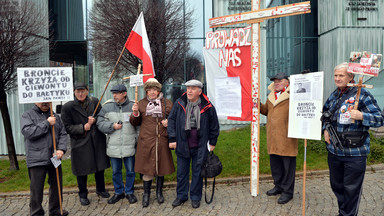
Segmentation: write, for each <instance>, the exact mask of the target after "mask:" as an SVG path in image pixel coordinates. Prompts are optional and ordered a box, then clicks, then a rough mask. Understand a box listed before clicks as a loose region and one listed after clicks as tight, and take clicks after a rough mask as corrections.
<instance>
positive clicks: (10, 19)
mask: <svg viewBox="0 0 384 216" xmlns="http://www.w3.org/2000/svg"><path fill="white" fill-rule="evenodd" d="M0 20H1V23H0V110H1V115H2V118H3V123H4V130H5V135H6V141H7V147H8V156H9V160H10V169H19V166H18V162H17V158H16V151H15V145H14V141H13V136H12V127H11V121H10V116H9V111H8V106H7V94H6V92H7V91H9V90H11V89H14V88H15V87H16V82H17V79H16V78H17V73H16V67H19V66H23V65H28V64H30V63H33V62H34V61H36V60H37V59H38V58H39V54H40V53H41V51H42V49H43V48H44V47H43V46H41V45H40V44H41V41H42V40H43V41H47V40H48V37H49V34H48V29H49V25H48V23H49V21H48V17H47V16H44V15H43V14H41V13H40V11H39V10H38V8H36V6H35V4H34V2H33V1H30V0H22V1H18V0H0ZM47 44H48V43H47Z"/></svg>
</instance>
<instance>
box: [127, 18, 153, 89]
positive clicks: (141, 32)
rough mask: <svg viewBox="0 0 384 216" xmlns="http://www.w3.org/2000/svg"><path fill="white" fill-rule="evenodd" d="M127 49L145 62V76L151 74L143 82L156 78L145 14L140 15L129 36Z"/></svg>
mask: <svg viewBox="0 0 384 216" xmlns="http://www.w3.org/2000/svg"><path fill="white" fill-rule="evenodd" d="M125 48H127V50H129V52H131V53H132V54H133V55H135V56H136V57H138V58H139V59H141V60H142V61H143V74H151V76H144V77H143V82H146V81H147V80H148V79H149V78H153V77H154V76H156V74H155V69H154V67H153V60H152V53H151V47H150V45H149V40H148V35H147V30H146V28H145V24H144V16H143V12H141V13H140V16H139V18H138V19H137V21H136V23H135V25H134V26H133V29H132V31H131V33H130V34H129V37H128V40H127V42H125Z"/></svg>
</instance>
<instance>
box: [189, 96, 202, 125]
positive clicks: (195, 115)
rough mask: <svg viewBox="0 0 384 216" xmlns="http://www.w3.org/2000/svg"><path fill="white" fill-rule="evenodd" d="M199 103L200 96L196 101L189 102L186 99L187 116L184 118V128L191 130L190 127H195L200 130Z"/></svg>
mask: <svg viewBox="0 0 384 216" xmlns="http://www.w3.org/2000/svg"><path fill="white" fill-rule="evenodd" d="M199 104H201V99H200V97H199V98H198V99H197V101H196V102H191V101H189V100H188V103H187V108H186V112H187V118H186V119H185V130H191V128H197V130H200V107H199Z"/></svg>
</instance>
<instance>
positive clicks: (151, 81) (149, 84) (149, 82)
mask: <svg viewBox="0 0 384 216" xmlns="http://www.w3.org/2000/svg"><path fill="white" fill-rule="evenodd" d="M161 87H162V86H161V84H160V83H159V81H157V79H155V78H149V79H148V80H147V82H145V83H144V90H145V91H148V90H149V89H151V88H157V89H158V90H159V91H161Z"/></svg>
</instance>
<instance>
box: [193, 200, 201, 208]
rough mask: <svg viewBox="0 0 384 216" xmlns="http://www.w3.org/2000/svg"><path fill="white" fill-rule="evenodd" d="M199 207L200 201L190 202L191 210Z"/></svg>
mask: <svg viewBox="0 0 384 216" xmlns="http://www.w3.org/2000/svg"><path fill="white" fill-rule="evenodd" d="M199 207H200V201H199V200H192V208H199Z"/></svg>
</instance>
